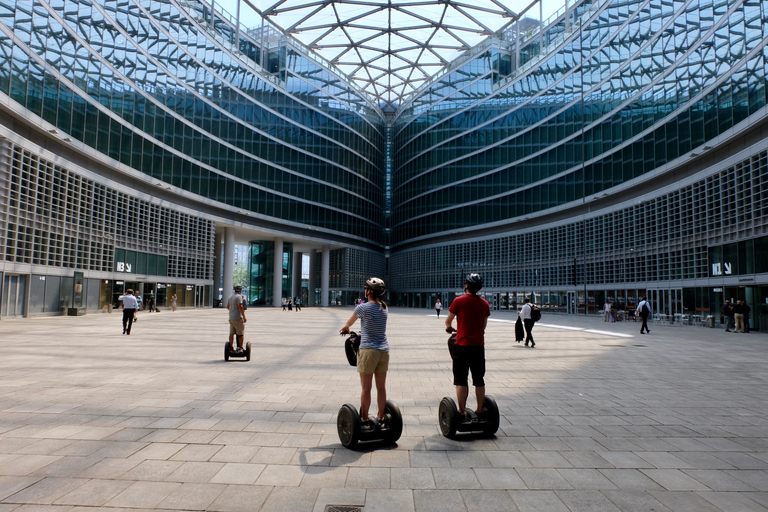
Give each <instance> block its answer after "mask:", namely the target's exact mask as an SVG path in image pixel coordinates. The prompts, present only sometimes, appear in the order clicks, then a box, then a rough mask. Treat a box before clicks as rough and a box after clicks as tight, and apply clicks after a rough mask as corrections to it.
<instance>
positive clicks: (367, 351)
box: [339, 277, 389, 432]
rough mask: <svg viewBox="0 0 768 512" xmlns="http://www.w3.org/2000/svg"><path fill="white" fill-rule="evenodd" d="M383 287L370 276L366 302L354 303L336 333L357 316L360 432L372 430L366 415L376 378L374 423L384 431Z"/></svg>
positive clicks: (386, 357) (386, 366) (385, 354)
mask: <svg viewBox="0 0 768 512" xmlns="http://www.w3.org/2000/svg"><path fill="white" fill-rule="evenodd" d="M385 290H386V286H385V284H384V281H382V280H381V279H379V278H377V277H372V278H370V279H368V280H367V281H366V282H365V291H364V293H365V298H366V300H367V302H364V303H362V304H358V305H357V306H355V312H354V313H353V314H352V316H351V317H350V318H349V320H347V323H346V324H345V325H344V327H342V328H341V330H339V334H349V329H350V328H351V327H352V325H353V324H354V323H355V321H356V320H357V319H358V318H359V319H360V324H361V327H360V350H359V351H358V354H357V372H358V373H359V374H360V385H361V387H362V392H361V394H360V419H361V420H362V427H361V431H362V432H371V431H373V430H375V429H376V426H377V425H376V424H374V423H373V422H372V421H371V420H370V419H369V417H368V409H369V408H370V406H371V390H372V389H373V380H374V378H375V379H376V404H377V406H378V414H377V423H378V427H379V429H380V430H387V429H388V428H389V425H387V424H386V420H385V415H384V412H385V408H386V404H387V390H386V387H385V386H386V380H387V370H388V369H389V344H388V342H387V314H388V311H387V304H386V303H385V302H384V301H383V300H382V299H381V297H382V296H383V295H384V292H385Z"/></svg>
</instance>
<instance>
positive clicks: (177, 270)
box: [0, 0, 768, 329]
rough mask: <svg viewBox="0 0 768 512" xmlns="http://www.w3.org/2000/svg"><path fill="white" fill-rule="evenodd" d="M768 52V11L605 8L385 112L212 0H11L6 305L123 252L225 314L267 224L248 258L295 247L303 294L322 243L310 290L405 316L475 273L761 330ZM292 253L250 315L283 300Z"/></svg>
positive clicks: (766, 308) (742, 3) (507, 286)
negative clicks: (220, 293) (238, 272)
mask: <svg viewBox="0 0 768 512" xmlns="http://www.w3.org/2000/svg"><path fill="white" fill-rule="evenodd" d="M767 44H768V4H766V2H761V1H759V0H689V1H682V0H681V1H676V0H649V1H618V0H584V1H582V2H577V3H575V4H572V5H570V6H568V8H567V9H564V10H562V11H561V12H559V13H558V14H556V15H554V16H553V17H551V18H550V19H548V20H547V22H546V23H543V24H542V23H539V22H538V21H536V20H529V19H527V18H522V19H520V20H519V21H518V22H516V23H514V24H512V25H509V26H508V27H507V28H505V29H504V30H503V31H500V32H498V33H497V34H496V35H495V36H493V37H491V38H489V39H487V40H486V41H485V42H483V43H481V44H480V45H478V46H476V47H474V48H472V49H471V50H469V51H468V52H466V54H465V55H464V56H463V57H461V58H460V59H458V60H456V61H455V62H452V63H451V64H450V65H449V66H447V67H446V68H445V69H444V71H443V72H441V73H439V74H438V75H436V76H435V77H433V78H432V79H431V80H430V81H429V82H428V83H427V84H425V85H423V86H422V87H421V88H419V89H418V90H417V92H416V93H415V94H413V95H411V96H410V97H409V98H408V99H407V101H405V102H404V103H402V104H401V105H399V108H398V110H397V112H395V113H394V114H393V113H391V112H389V111H388V112H387V114H384V113H383V112H382V110H381V108H380V105H379V104H377V102H376V101H375V100H374V99H372V98H371V97H369V96H368V95H367V94H366V93H365V92H363V91H361V90H359V89H358V88H357V87H356V86H354V85H352V83H351V82H350V81H349V80H347V79H345V77H344V76H342V75H341V74H340V72H338V71H337V70H335V69H333V68H332V67H330V66H328V65H327V63H324V62H323V61H322V59H320V58H317V57H316V56H313V55H311V54H310V53H308V52H307V50H306V49H305V48H304V47H303V46H302V45H300V44H298V43H297V42H296V41H295V40H293V39H292V38H290V37H288V36H285V35H284V34H283V33H281V32H280V31H279V30H278V29H276V28H275V27H274V26H272V25H270V24H269V23H267V22H263V23H261V25H260V26H259V27H256V28H252V27H250V28H249V27H244V26H240V25H238V19H237V18H236V17H233V16H231V15H230V14H229V13H226V12H224V11H223V10H221V9H220V8H218V7H217V8H216V10H213V11H212V10H211V4H209V3H206V2H196V1H188V2H177V1H175V0H101V1H98V2H90V1H86V0H51V1H44V0H34V1H29V0H0V64H1V65H0V188H2V189H4V190H6V191H7V194H4V195H3V197H0V233H1V234H0V273H2V275H3V289H2V291H0V304H2V307H4V308H5V309H4V310H3V311H4V313H2V315H0V316H14V314H13V313H12V312H11V307H10V305H9V304H10V303H11V302H14V301H15V302H14V304H15V305H14V306H13V308H14V309H13V311H18V308H19V307H21V308H22V310H24V308H26V312H47V311H52V310H53V309H55V308H54V307H53V306H52V305H53V302H55V301H54V300H53V299H49V298H46V297H47V295H46V294H47V293H48V292H46V291H45V290H44V291H43V292H39V291H38V292H35V293H37V294H38V295H39V293H42V295H41V297H42V299H40V300H39V301H37V302H35V304H37V303H38V302H39V303H40V304H41V306H39V307H38V306H35V307H36V308H38V309H33V308H32V307H31V304H32V302H30V301H29V299H27V300H26V302H24V301H21V302H19V301H20V299H18V297H22V296H25V297H29V296H30V289H31V285H30V283H31V282H35V283H37V281H35V275H38V274H36V273H35V272H38V273H39V276H40V277H45V276H50V277H49V278H50V279H54V278H56V279H59V280H63V279H70V278H71V275H72V272H73V271H82V272H85V274H86V276H85V277H86V279H89V280H92V281H93V283H94V284H93V287H95V288H98V289H99V290H100V292H99V294H97V293H96V292H95V291H93V292H90V293H91V294H92V302H90V303H93V301H96V302H95V303H98V304H99V305H100V306H101V305H102V303H108V302H110V301H109V298H108V297H109V293H111V291H110V292H107V291H104V290H103V288H104V285H103V282H104V281H108V280H112V281H115V280H117V279H120V278H121V277H123V275H122V274H124V273H125V270H124V269H125V268H126V267H125V264H126V263H130V262H128V261H119V260H118V257H123V258H124V259H126V260H128V259H129V256H130V257H133V258H135V259H136V263H134V264H132V266H131V268H132V269H136V272H134V276H129V277H130V280H122V281H125V282H126V283H128V282H134V281H136V279H135V277H136V275H137V274H136V273H137V272H138V275H140V277H142V279H141V281H143V282H145V283H157V284H158V287H159V284H163V286H164V287H167V286H173V287H174V289H176V288H178V289H179V290H182V289H183V291H184V292H185V293H187V292H190V293H192V298H191V299H190V301H191V305H195V304H198V305H200V304H208V303H210V297H211V296H212V294H211V288H212V287H215V286H216V283H215V281H216V279H217V277H218V274H219V271H220V264H219V263H217V262H216V259H217V258H219V257H220V256H219V253H220V247H218V246H217V243H218V242H217V241H216V240H217V239H218V238H217V237H219V236H220V235H219V234H220V233H221V231H222V229H225V226H228V227H236V228H237V229H240V230H245V231H247V230H252V231H254V233H255V232H258V233H257V234H254V235H253V236H248V238H247V240H246V241H245V243H250V244H251V245H250V248H251V249H250V254H251V258H252V259H251V262H250V267H251V268H253V266H254V264H257V263H258V262H259V261H261V260H264V258H267V259H269V258H268V257H267V256H265V255H267V254H268V253H269V250H268V247H269V244H270V243H271V242H270V241H269V240H270V238H269V237H270V236H274V237H279V238H280V239H281V240H280V244H283V251H284V261H283V271H282V275H281V278H282V287H283V290H282V293H283V295H287V296H292V295H295V294H296V284H295V281H297V280H298V281H299V282H300V281H301V273H300V272H299V273H298V275H297V272H296V270H295V266H296V262H298V264H299V265H300V264H301V259H302V258H301V254H306V251H307V250H309V249H301V248H300V247H305V248H306V247H312V248H313V249H311V250H313V251H314V250H315V249H314V247H318V248H319V247H320V246H322V247H324V249H323V251H324V252H323V254H324V255H325V256H324V258H325V259H326V260H328V261H321V260H322V259H323V258H320V257H317V258H314V257H312V258H311V261H310V263H311V265H310V279H309V284H308V286H309V291H308V295H309V298H310V300H309V302H310V303H312V302H313V301H316V302H318V303H321V302H323V301H328V302H330V303H331V304H349V303H351V302H352V301H354V299H355V298H356V297H357V295H358V294H359V292H360V291H361V290H362V286H363V283H364V281H365V279H366V278H367V277H369V276H371V275H377V276H381V277H384V278H385V279H386V280H387V281H388V284H389V289H390V301H391V302H392V303H393V304H395V305H403V306H411V307H431V305H432V304H433V303H434V300H435V299H436V298H438V297H440V298H441V299H443V302H444V303H445V302H450V300H451V298H452V297H454V296H455V295H456V294H458V293H461V284H462V281H463V278H464V276H465V275H466V274H467V273H468V272H480V273H481V274H483V275H484V276H485V281H486V287H485V289H484V290H483V293H485V294H486V296H487V298H488V299H489V300H490V301H491V302H492V304H493V306H494V307H495V308H500V309H504V308H512V307H515V306H516V304H517V303H519V302H522V298H523V297H524V296H531V295H532V296H533V297H534V299H535V300H536V301H537V302H540V303H542V304H544V305H545V306H546V307H548V308H550V309H553V310H559V311H563V312H570V313H590V312H596V311H597V310H598V309H599V308H600V306H601V305H602V303H603V302H604V301H608V300H610V301H611V302H616V303H618V304H620V305H622V306H624V308H625V309H627V310H631V309H632V308H633V307H634V305H635V304H636V303H637V300H638V297H640V296H644V295H647V296H649V298H651V300H652V303H653V305H654V309H655V311H654V312H655V313H656V314H658V315H666V316H667V317H669V318H673V319H674V318H676V317H675V315H677V316H678V317H683V316H684V317H685V318H686V319H687V321H689V322H692V321H694V318H697V319H700V318H702V317H706V315H709V314H713V315H715V316H718V315H719V307H718V304H719V303H720V302H721V301H722V300H724V299H725V298H731V299H736V298H741V299H745V300H747V301H748V302H749V303H750V305H751V306H752V309H753V312H754V313H753V316H754V324H755V325H758V324H760V325H761V327H762V326H763V325H764V326H765V328H766V329H768V268H764V267H765V266H764V264H763V263H762V259H761V257H760V255H762V254H764V251H765V249H766V248H767V246H768V239H766V237H767V236H768V135H766V133H767V132H768V131H767V130H766V125H768V107H767V106H766V104H767V101H768V87H766V85H767V84H766V76H767V73H768V46H767ZM33 160H34V163H31V162H32V161H33ZM48 191H50V192H48ZM22 198H23V199H22ZM61 198H64V199H61ZM62 204H63V205H62ZM76 204H80V205H91V204H93V205H95V207H94V208H83V207H82V206H81V207H80V208H79V209H78V208H75V207H74V206H70V205H76ZM283 239H285V241H284V242H283ZM272 247H273V249H272V252H274V245H272ZM297 251H298V252H297ZM301 251H305V252H301ZM254 255H256V256H258V257H256V256H254ZM297 255H298V256H297ZM271 257H272V258H273V259H272V260H271V261H266V260H264V261H262V264H263V265H262V266H261V267H259V268H261V269H266V270H265V273H261V274H259V273H258V272H256V273H252V275H251V283H252V284H253V286H254V290H258V293H257V295H258V300H257V299H256V295H253V294H250V295H249V298H250V300H252V301H253V303H265V304H269V303H270V301H274V298H275V297H274V294H273V293H272V291H271V290H272V289H273V288H275V287H276V284H275V283H276V281H275V279H274V276H270V275H269V274H270V272H274V270H275V269H276V268H277V267H276V263H275V261H276V260H275V257H274V254H272V256H271ZM139 261H141V262H143V263H138V262H139ZM254 262H257V263H254ZM120 264H122V266H120ZM139 265H143V266H142V267H141V269H142V270H141V272H139V271H138V269H139ZM292 267H293V268H292ZM120 268H122V269H123V270H122V273H120V272H121V271H119V270H118V269H120ZM269 268H271V269H273V270H272V271H269V270H268V269H269ZM150 269H152V270H150ZM151 272H154V274H152V273H151ZM22 281H23V283H22ZM257 281H258V283H257ZM98 283H101V284H99V285H98V286H97V284H98ZM36 286H37V287H38V288H39V284H36ZM68 286H69V285H68V284H66V283H65V284H61V285H60V288H61V289H62V290H66V288H67V287H68ZM150 286H152V285H151V284H150ZM299 286H300V285H299ZM190 287H191V290H190ZM299 291H300V288H299ZM54 295H55V296H57V297H58V296H59V295H62V297H63V298H60V300H59V302H58V304H59V307H64V306H67V307H71V304H69V303H68V301H69V302H71V300H70V299H67V298H66V296H65V295H66V293H64V292H61V293H59V291H57V292H56V293H54V292H51V297H53V296H54ZM100 297H101V298H100ZM105 297H107V298H105ZM11 298H13V301H11ZM90 303H89V304H90ZM62 305H63V306H62ZM40 308H42V309H40ZM46 308H48V309H46ZM763 314H764V315H765V319H764V320H761V317H760V316H761V315H763Z"/></svg>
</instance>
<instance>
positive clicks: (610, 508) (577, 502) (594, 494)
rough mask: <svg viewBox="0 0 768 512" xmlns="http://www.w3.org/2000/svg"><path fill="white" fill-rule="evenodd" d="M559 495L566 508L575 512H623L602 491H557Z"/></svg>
mask: <svg viewBox="0 0 768 512" xmlns="http://www.w3.org/2000/svg"><path fill="white" fill-rule="evenodd" d="M557 495H558V497H559V498H560V499H561V500H562V501H563V503H565V506H567V507H568V508H569V509H570V510H572V511H574V512H580V511H584V512H621V509H619V508H618V507H617V506H616V505H615V504H614V503H613V502H611V500H609V499H608V498H607V497H606V496H605V495H604V494H603V493H601V492H600V491H596V490H573V491H557Z"/></svg>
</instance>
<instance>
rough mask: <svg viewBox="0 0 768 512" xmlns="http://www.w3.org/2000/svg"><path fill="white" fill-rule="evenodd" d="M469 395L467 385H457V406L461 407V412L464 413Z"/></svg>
mask: <svg viewBox="0 0 768 512" xmlns="http://www.w3.org/2000/svg"><path fill="white" fill-rule="evenodd" d="M468 396H469V388H468V387H467V386H456V406H457V407H458V408H459V414H464V407H466V405H467V397H468Z"/></svg>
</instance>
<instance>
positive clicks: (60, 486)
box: [4, 477, 87, 505]
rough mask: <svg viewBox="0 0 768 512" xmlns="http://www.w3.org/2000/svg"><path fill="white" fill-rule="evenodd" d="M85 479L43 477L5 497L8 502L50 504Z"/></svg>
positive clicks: (75, 487)
mask: <svg viewBox="0 0 768 512" xmlns="http://www.w3.org/2000/svg"><path fill="white" fill-rule="evenodd" d="M86 482H87V480H83V479H80V478H56V477H51V478H43V479H42V480H40V481H39V482H36V483H34V484H32V485H30V486H29V487H26V488H25V489H23V490H21V491H19V492H17V493H15V494H12V495H10V496H8V497H7V498H5V500H4V501H7V502H10V503H34V504H40V505H50V504H52V503H53V502H54V501H56V500H57V499H59V498H60V497H61V496H63V495H65V494H67V493H69V492H71V491H73V490H75V489H77V488H78V487H80V486H81V485H83V484H84V483H86Z"/></svg>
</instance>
